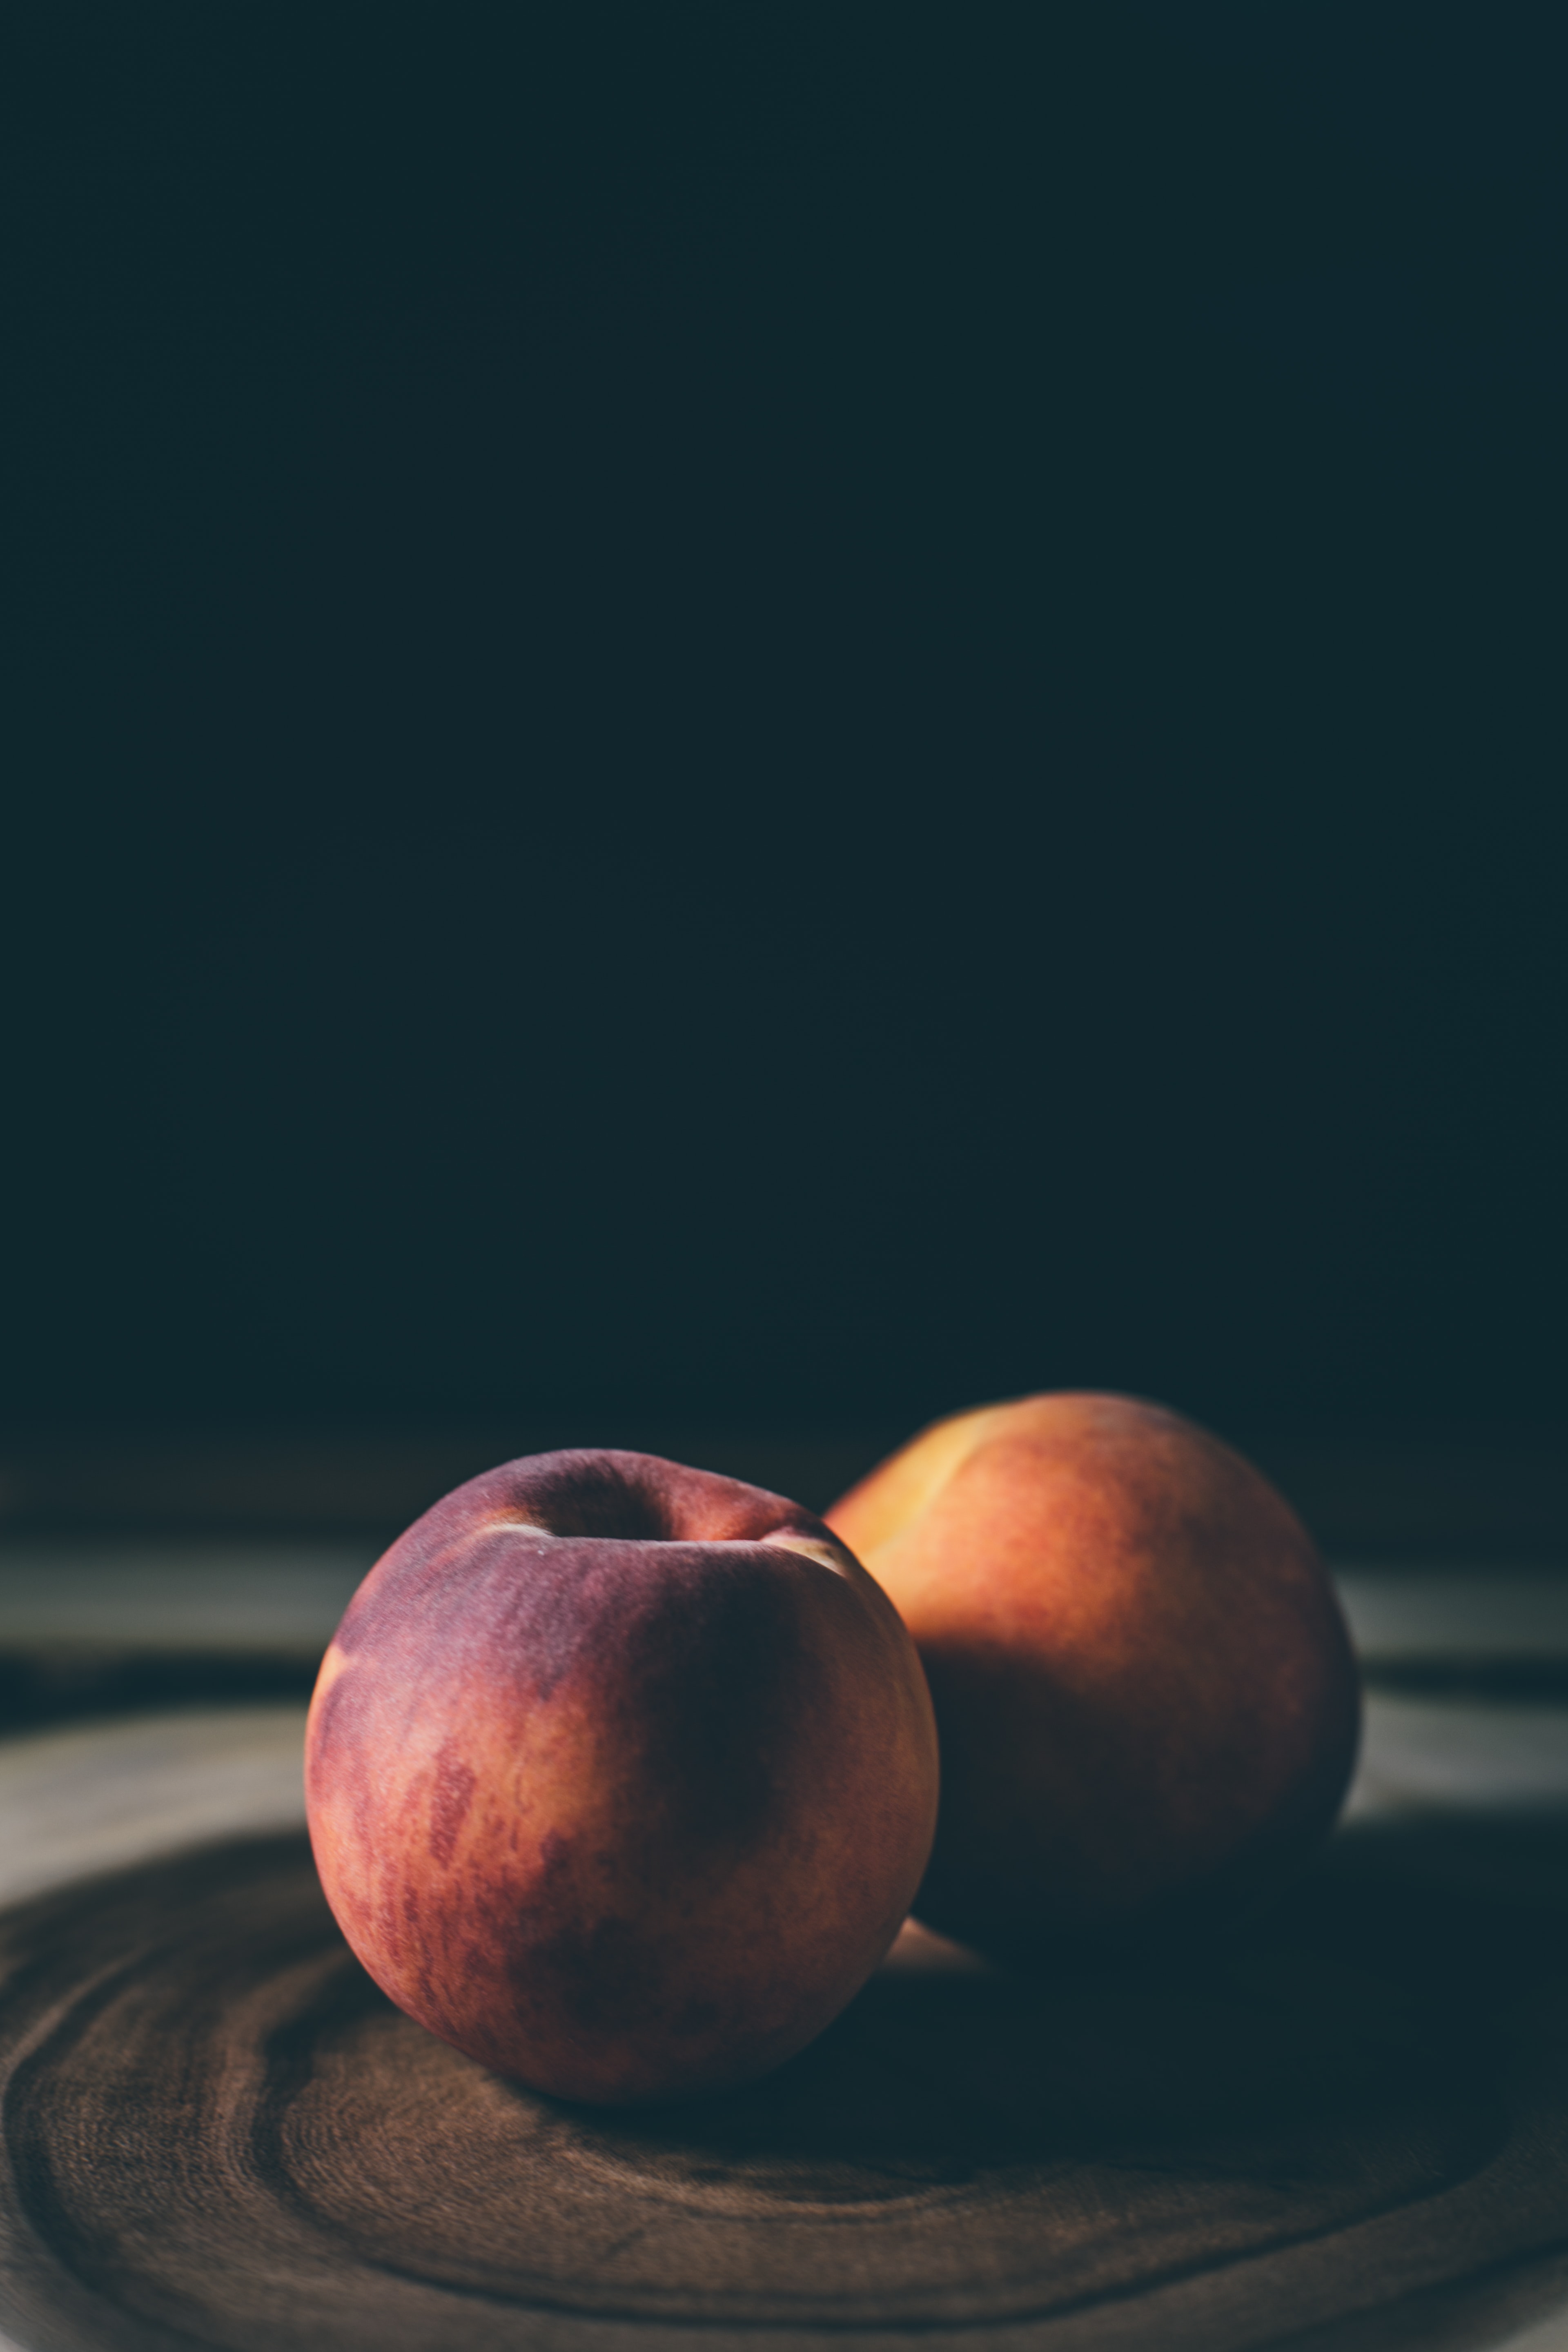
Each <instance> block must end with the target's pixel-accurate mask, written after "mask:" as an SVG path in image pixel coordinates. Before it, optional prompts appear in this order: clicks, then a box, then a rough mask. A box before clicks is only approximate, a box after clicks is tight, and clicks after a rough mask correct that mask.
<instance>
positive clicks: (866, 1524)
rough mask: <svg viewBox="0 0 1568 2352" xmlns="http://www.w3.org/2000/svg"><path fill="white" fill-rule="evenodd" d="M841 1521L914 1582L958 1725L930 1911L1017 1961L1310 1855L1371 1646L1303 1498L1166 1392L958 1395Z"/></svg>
mask: <svg viewBox="0 0 1568 2352" xmlns="http://www.w3.org/2000/svg"><path fill="white" fill-rule="evenodd" d="M826 1516H827V1524H828V1525H829V1526H830V1527H831V1528H834V1529H835V1530H836V1531H837V1534H838V1535H840V1536H841V1537H842V1538H844V1540H845V1542H846V1543H847V1544H848V1545H849V1546H850V1547H851V1549H853V1550H854V1551H855V1552H856V1553H857V1554H858V1556H859V1557H860V1558H861V1559H864V1561H865V1562H866V1564H867V1566H868V1568H869V1569H870V1570H871V1572H872V1574H873V1575H874V1576H875V1577H876V1578H877V1580H878V1581H879V1583H880V1584H881V1585H882V1586H883V1588H884V1589H885V1591H887V1592H888V1593H889V1596H890V1598H891V1599H892V1600H893V1601H895V1602H896V1603H897V1605H898V1608H899V1610H900V1613H901V1614H902V1616H903V1619H904V1622H905V1623H906V1624H907V1625H908V1627H909V1629H910V1633H912V1634H913V1636H914V1639H915V1645H916V1647H917V1649H918V1650H919V1651H920V1654H921V1660H922V1662H923V1664H924V1665H925V1669H926V1674H927V1676H928V1679H929V1681H930V1684H931V1698H932V1701H933V1704H934V1706H935V1708H936V1717H937V1727H938V1730H939V1733H940V1736H941V1740H942V1803H941V1811H940V1815H939V1820H938V1826H937V1836H936V1843H935V1846H934V1849H933V1851H932V1854H931V1865H930V1868H929V1869H928V1871H927V1874H926V1877H925V1880H924V1883H923V1885H922V1886H921V1891H920V1894H919V1895H917V1897H916V1900H915V1909H916V1912H917V1914H918V1916H920V1917H921V1919H922V1920H924V1921H925V1922H926V1923H927V1924H928V1925H929V1926H931V1927H935V1928H938V1929H940V1930H941V1931H942V1933H944V1934H946V1935H949V1936H952V1937H957V1938H958V1939H959V1940H960V1941H962V1942H965V1943H969V1944H972V1945H974V1946H976V1947H978V1948H980V1949H982V1950H984V1951H986V1952H989V1953H991V1954H992V1955H993V1956H994V1957H995V1958H1001V1959H1005V1960H1008V1961H1012V1962H1016V1963H1023V1964H1040V1963H1048V1962H1051V1961H1054V1960H1061V1959H1073V1958H1083V1957H1084V1956H1085V1955H1086V1954H1091V1953H1095V1952H1100V1951H1105V1950H1108V1949H1109V1950H1111V1951H1114V1950H1116V1949H1118V1948H1123V1947H1124V1946H1125V1945H1126V1944H1127V1943H1128V1942H1129V1941H1135V1940H1137V1938H1138V1937H1139V1936H1140V1934H1141V1933H1142V1934H1147V1933H1148V1932H1149V1931H1151V1930H1152V1929H1154V1928H1156V1927H1176V1926H1178V1925H1180V1924H1182V1923H1184V1922H1188V1921H1196V1922H1202V1921H1204V1920H1206V1919H1210V1918H1212V1917H1214V1916H1216V1915H1217V1914H1221V1913H1223V1912H1224V1911H1225V1910H1226V1908H1228V1907H1229V1906H1233V1905H1236V1904H1239V1903H1240V1902H1242V1901H1243V1900H1245V1899H1246V1898H1247V1897H1248V1896H1250V1895H1252V1894H1253V1893H1255V1892H1256V1891H1258V1890H1259V1889H1261V1888H1263V1887H1265V1886H1267V1885H1270V1884H1271V1883H1273V1882H1274V1881H1275V1880H1276V1879H1277V1878H1279V1876H1280V1875H1282V1874H1286V1873H1288V1872H1289V1870H1290V1869H1292V1868H1293V1867H1294V1866H1295V1865H1296V1864H1298V1863H1300V1861H1301V1860H1302V1859H1303V1858H1304V1857H1305V1856H1306V1855H1307V1854H1308V1853H1310V1850H1311V1848H1312V1847H1313V1845H1314V1844H1315V1843H1317V1842H1318V1840H1319V1839H1321V1837H1322V1836H1323V1835H1324V1833H1325V1832H1326V1831H1327V1830H1328V1828H1329V1826H1330V1825H1331V1822H1332V1821H1333V1819H1334V1816H1335V1814H1336V1812H1337V1811H1338V1809H1339V1806H1340V1803H1341V1801H1342V1797H1343V1793H1344V1790H1345V1786H1346V1782H1347V1780H1348V1779H1349V1776H1350V1771H1351V1767H1352V1762H1353V1760H1354V1755H1355V1748H1356V1740H1357V1736H1358V1729H1359V1720H1360V1701H1359V1694H1358V1687H1357V1679H1356V1670H1355V1664H1354V1661H1353V1659H1352V1654H1351V1648H1350V1643H1349V1640H1348V1637H1347V1635H1346V1633H1345V1628H1344V1623H1343V1620H1342V1617H1341V1614H1340V1611H1339V1606H1338V1603H1337V1601H1336V1599H1335V1596H1334V1593H1333V1590H1332V1587H1331V1584H1330V1582H1329V1580H1328V1577H1327V1575H1326V1574H1325V1573H1324V1570H1323V1569H1322V1567H1321V1563H1320V1562H1319V1560H1318V1558H1317V1555H1316V1553H1315V1552H1314V1550H1313V1549H1312V1546H1311V1543H1310V1540H1309V1538H1308V1537H1307V1534H1306V1532H1305V1530H1304V1529H1303V1528H1302V1527H1301V1525H1300V1521H1299V1520H1298V1519H1297V1518H1296V1517H1295V1515H1294V1513H1293V1512H1292V1511H1291V1510H1290V1509H1289V1507H1288V1506H1287V1504H1286V1503H1285V1502H1284V1501H1283V1500H1282V1499H1281V1498H1280V1496H1279V1495H1278V1494H1276V1493H1275V1491H1274V1489H1273V1488H1272V1487H1271V1486H1269V1485H1268V1483H1267V1481H1266V1480H1265V1479H1264V1478H1263V1477H1262V1476H1261V1475H1259V1474H1258V1471H1256V1470H1254V1469H1253V1468H1252V1467H1251V1466H1250V1465H1248V1464H1247V1463H1246V1462H1244V1461H1243V1460H1242V1459H1241V1457H1240V1456H1239V1455H1238V1454H1234V1453H1232V1452H1231V1451H1230V1450H1229V1448H1228V1447H1226V1446H1225V1445H1222V1444H1220V1443H1219V1442H1218V1440H1217V1439H1215V1438H1213V1437H1210V1436H1208V1435H1207V1434H1206V1433H1205V1432H1204V1431H1203V1430H1201V1429H1198V1428H1196V1427H1194V1424H1193V1423H1191V1422H1188V1421H1184V1420H1183V1419H1182V1418H1181V1417H1180V1416H1179V1415H1178V1414H1176V1413H1174V1412H1166V1411H1164V1410H1163V1409H1162V1408H1161V1407H1160V1406H1157V1405H1152V1404H1143V1403H1140V1402H1136V1401H1134V1400H1133V1399H1131V1398H1127V1397H1118V1396H1093V1395H1048V1396H1035V1397H1026V1398H1024V1399H1023V1400H1021V1401H1019V1402H1014V1403H1008V1404H1002V1405H993V1406H989V1407H982V1408H980V1409H979V1410H977V1411H975V1412H967V1413H961V1414H959V1415H957V1416H956V1417H955V1418H953V1419H952V1420H949V1421H943V1422H939V1423H937V1424H936V1425H935V1426H934V1427H932V1428H931V1429H928V1430H926V1431H925V1432H924V1433H922V1434H921V1436H919V1437H917V1438H915V1439H914V1440H913V1441H912V1442H911V1443H910V1444H909V1445H907V1446H906V1447H904V1449H903V1450H902V1452H901V1453H899V1454H894V1455H893V1456H892V1457H891V1458H890V1460H889V1461H887V1462H885V1463H883V1464H882V1465H881V1466H880V1467H879V1469H877V1470H875V1471H873V1472H872V1473H871V1474H870V1475H869V1476H868V1478H866V1479H865V1480H863V1481H862V1482H861V1484H860V1485H859V1486H856V1487H855V1488H854V1489H853V1490H852V1491H851V1492H850V1493H849V1494H847V1495H846V1496H844V1497H843V1498H842V1500H841V1501H840V1502H838V1503H837V1505H836V1506H835V1507H834V1508H833V1509H832V1510H830V1511H829V1512H828V1513H827V1515H826Z"/></svg>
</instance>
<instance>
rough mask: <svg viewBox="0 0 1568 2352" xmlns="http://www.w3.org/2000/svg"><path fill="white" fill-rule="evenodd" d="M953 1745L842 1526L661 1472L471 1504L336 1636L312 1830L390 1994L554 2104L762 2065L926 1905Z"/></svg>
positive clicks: (565, 1482)
mask: <svg viewBox="0 0 1568 2352" xmlns="http://www.w3.org/2000/svg"><path fill="white" fill-rule="evenodd" d="M936 1781H937V1764H936V1738H935V1730H934V1726H933V1724H932V1720H931V1702H930V1699H929V1696H928V1695H927V1692H926V1686H925V1682H924V1678H923V1676H922V1675H921V1667H920V1663H919V1661H918V1659H917V1658H916V1656H915V1654H914V1650H913V1648H912V1646H911V1644H910V1639H909V1636H908V1634H907V1633H905V1631H904V1628H903V1626H902V1624H901V1623H900V1620H899V1617H898V1614H897V1612H896V1611H895V1610H894V1609H893V1608H892V1606H891V1604H890V1603H889V1601H887V1599H886V1598H885V1596H884V1595H883V1593H882V1591H880V1589H879V1586H878V1585H876V1584H875V1583H874V1582H873V1581H872V1580H871V1578H870V1577H868V1575H867V1574H866V1571H865V1570H864V1569H862V1568H861V1567H860V1565H859V1563H858V1561H857V1560H856V1559H853V1557H852V1556H851V1555H850V1554H849V1553H848V1552H847V1550H846V1549H844V1547H843V1545H842V1544H841V1543H839V1542H838V1541H837V1538H835V1537H834V1536H832V1535H831V1534H830V1533H829V1531H828V1530H827V1528H825V1527H824V1526H823V1524H822V1522H821V1521H820V1520H819V1519H816V1518H814V1517H812V1516H811V1514H810V1513H809V1512H807V1511H803V1510H802V1509H800V1508H799V1507H798V1506H797V1505H795V1504H794V1503H790V1502H786V1501H784V1499H783V1498H782V1497H781V1496H777V1495H769V1494H765V1493H763V1491H762V1490H761V1489H760V1488H757V1487H754V1486H742V1485H740V1484H739V1483H737V1482H736V1481H735V1480H733V1479H731V1478H721V1477H717V1476H714V1475H710V1473H708V1472H705V1471H701V1470H688V1469H684V1468H682V1467H680V1466H679V1465H677V1464H675V1463H672V1462H663V1461H659V1460H658V1459H657V1458H655V1457H654V1456H652V1455H648V1454H624V1453H609V1452H603V1453H586V1452H584V1453H562V1454H538V1455H534V1456H532V1457H530V1458H526V1459H524V1460H522V1461H519V1462H510V1463H508V1464H506V1465H504V1466H503V1467H502V1468H500V1469H499V1470H492V1471H489V1473H487V1474H486V1475H485V1476H483V1477H480V1478H475V1479H471V1480H470V1481H469V1483H468V1485H467V1486H459V1487H458V1489H457V1491H456V1492H455V1493H453V1494H451V1495H448V1496H447V1497H446V1499H445V1500H444V1501H442V1502H439V1503H437V1505H436V1506H435V1507H434V1508H433V1509H432V1510H429V1511H427V1512H426V1515H425V1517H423V1518H422V1519H420V1520H418V1521H417V1522H416V1525H415V1526H414V1527H412V1528H410V1529H409V1530H408V1532H407V1534H406V1535H405V1536H403V1537H402V1538H400V1539H399V1541H398V1542H397V1543H395V1545H394V1546H393V1548H392V1549H391V1550H390V1551H389V1552H388V1553H387V1554H386V1555H385V1557H384V1559H382V1560H381V1561H379V1562H378V1564H377V1565H376V1567H375V1568H374V1569H373V1570H371V1573H370V1575H369V1576H368V1577H367V1578H366V1580H365V1581H364V1583H363V1585H362V1586H361V1587H360V1590H359V1591H358V1592H357V1594H356V1595H355V1597H354V1599H353V1601H352V1603H351V1604H350V1607H349V1610H348V1613H347V1614H346V1616H345V1617H344V1619H343V1622H342V1625H341V1626H340V1627H339V1629H338V1633H337V1636H336V1638H335V1640H334V1641H333V1643H332V1646H331V1649H330V1650H329V1651H328V1653H327V1656H326V1660H325V1663H324V1664H323V1665H322V1668H321V1679H320V1681H319V1683H318V1685H317V1688H316V1695H315V1698H314V1700H313V1702H312V1705H311V1709H310V1727H309V1731H308V1735H307V1749H306V1796H307V1805H308V1811H309V1817H310V1836H311V1841H312V1843H313V1845H314V1849H315V1854H316V1860H317V1864H318V1866H319V1868H320V1870H321V1883H322V1885H323V1886H324V1887H325V1889H326V1894H327V1899H328V1901H329V1902H330V1903H331V1906H332V1909H333V1911H334V1913H335V1914H336V1916H337V1918H338V1921H339V1924H340V1926H341V1927H342V1930H343V1933H344V1935H345V1936H346V1937H347V1938H348V1940H349V1943H350V1944H351V1945H352V1946H353V1949H354V1951H355V1952H356V1953H357V1955H358V1957H359V1958H360V1959H361V1960H362V1961H363V1964H364V1966H365V1968H366V1969H368V1970H369V1971H370V1974H371V1975H372V1976H373V1977H374V1979H375V1980H376V1982H377V1983H378V1984H379V1985H381V1987H382V1988H383V1990H384V1991H386V1992H387V1993H388V1994H390V1996H391V1998H392V1999H393V2000H395V2001H396V2002H397V2003H398V2005H399V2006H400V2007H401V2008H403V2009H405V2010H406V2011H408V2013H409V2015H410V2016H412V2017H415V2018H416V2019H417V2020H418V2021H419V2022H420V2023H421V2024H422V2025H425V2026H427V2027H428V2028H429V2030H430V2031H431V2032H433V2033H437V2034H439V2035H441V2036H442V2037H443V2038H444V2039H445V2040H446V2041H447V2042H453V2043H455V2044H456V2046H457V2047H458V2049H459V2050H462V2051H466V2052H467V2053H468V2055H469V2056H470V2057H473V2058H476V2059H478V2060H479V2062H480V2063H482V2064H484V2065H486V2066H491V2067H494V2068H495V2069H497V2070H498V2071H499V2072H500V2073H502V2074H510V2075H515V2076H518V2077H521V2079H522V2080H523V2081H525V2082H528V2083H531V2084H534V2085H535V2087H537V2088H538V2089H541V2090H543V2091H547V2092H552V2093H554V2094H556V2095H560V2096H563V2097H567V2098H574V2099H585V2100H596V2101H605V2102H619V2101H629V2100H645V2099H652V2098H660V2097H671V2096H676V2095H683V2094H687V2093H692V2092H697V2091H705V2090H711V2089H717V2088H720V2087H721V2086H724V2085H728V2084H735V2083H740V2082H743V2081H746V2080H748V2079H750V2078H751V2077H752V2076H754V2075H757V2074H763V2073H764V2072H765V2071H766V2070H767V2069H768V2068H769V2067H771V2066H773V2065H776V2064H777V2063H779V2062H780V2061H781V2060H783V2059H784V2058H787V2057H789V2056H790V2055H791V2054H792V2053H794V2052H795V2051H796V2050H799V2049H800V2048H801V2047H802V2046H803V2045H804V2044H805V2042H809V2041H810V2040H811V2039H812V2037H813V2036H814V2035H815V2034H816V2033H817V2032H820V2031H821V2029H822V2028H823V2027H824V2026H825V2025H826V2024H827V2023H828V2022H829V2021H830V2020H831V2019H832V2018H833V2017H835V2016H836V2015H837V2012H838V2011H839V2010H841V2009H842V2008H843V2007H844V2005H845V2003H846V2002H847V2000H849V1999H850V1998H851V1996H852V1995H853V1994H854V1993H855V1992H856V1991H857V1990H858V1988H859V1986H860V1985H861V1984H862V1983H863V1982H864V1980H865V1979H866V1978H867V1977H868V1975H869V1973H870V1971H871V1970H872V1969H873V1968H875V1966H876V1965H877V1963H878V1961H879V1959H880V1958H881V1957H882V1955H883V1953H884V1952H885V1951H886V1950H887V1948H888V1947H889V1944H890V1943H891V1941H892V1939H893V1937H895V1936H896V1935H897V1933H898V1930H899V1927H900V1924H901V1922H902V1920H903V1918H904V1916H905V1913H906V1911H907V1910H908V1907H909V1903H910V1897H911V1895H913V1893H914V1890H915V1887H916V1885H918V1884H919V1881H920V1877H921V1872H922V1871H923V1869H924V1867H925V1864H926V1858H927V1855H928V1854H929V1853H930V1850H931V1835H932V1832H933V1827H934V1823H935V1817H936Z"/></svg>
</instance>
